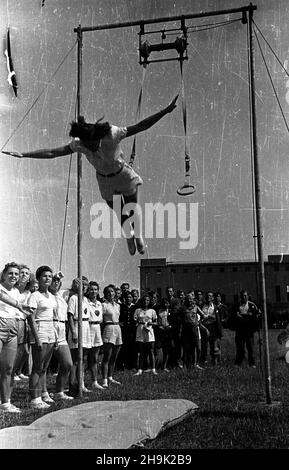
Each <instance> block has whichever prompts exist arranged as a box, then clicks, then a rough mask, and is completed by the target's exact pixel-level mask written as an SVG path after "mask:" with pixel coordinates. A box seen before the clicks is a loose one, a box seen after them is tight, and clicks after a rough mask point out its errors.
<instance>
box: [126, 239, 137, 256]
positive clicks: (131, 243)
mask: <svg viewBox="0 0 289 470" xmlns="http://www.w3.org/2000/svg"><path fill="white" fill-rule="evenodd" d="M126 241H127V247H128V251H129V252H130V254H131V255H132V256H133V255H134V254H135V252H136V246H135V238H134V235H133V234H132V236H131V237H129V238H127V239H126Z"/></svg>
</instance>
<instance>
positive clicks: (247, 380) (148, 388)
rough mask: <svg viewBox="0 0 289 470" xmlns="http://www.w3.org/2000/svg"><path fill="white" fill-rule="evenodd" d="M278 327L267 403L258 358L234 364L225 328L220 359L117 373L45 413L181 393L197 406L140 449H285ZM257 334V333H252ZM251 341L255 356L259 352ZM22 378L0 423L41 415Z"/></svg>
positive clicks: (286, 410)
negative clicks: (198, 365)
mask: <svg viewBox="0 0 289 470" xmlns="http://www.w3.org/2000/svg"><path fill="white" fill-rule="evenodd" d="M279 331H280V330H270V331H269V337H270V358H271V378H272V398H273V402H275V401H279V402H281V403H280V404H279V405H273V406H268V405H266V393H265V377H264V374H263V371H262V367H261V366H260V363H259V360H258V361H257V369H252V368H249V367H248V365H247V362H245V363H244V364H243V365H242V367H236V366H234V354H235V348H234V333H233V332H231V331H229V330H225V334H224V338H223V339H222V351H223V357H222V363H221V365H219V366H216V367H210V366H208V367H207V368H206V369H205V370H203V371H195V370H192V371H189V372H184V371H183V370H181V369H178V370H173V371H171V372H170V373H169V374H168V373H165V372H160V373H159V375H158V376H157V377H152V376H151V374H143V376H141V377H133V376H132V372H130V371H124V372H116V374H115V377H116V378H119V379H120V380H121V382H122V386H117V385H115V386H111V387H110V388H109V389H108V390H104V391H97V392H93V393H91V394H89V395H87V396H86V397H84V398H82V399H75V400H74V401H73V404H71V403H69V404H66V403H65V404H63V403H57V404H55V405H53V406H51V408H50V410H49V411H46V412H45V413H50V412H52V411H55V410H57V409H60V408H64V407H67V406H74V405H76V404H79V403H81V402H83V401H98V400H138V399H139V400H150V399H160V398H184V399H187V400H191V401H193V402H194V403H196V404H197V405H198V407H199V408H198V410H197V411H196V412H195V413H194V414H193V415H191V416H190V417H188V418H186V419H185V420H183V421H182V422H181V423H179V424H177V425H176V426H174V427H171V428H170V429H167V430H166V431H164V432H163V433H161V434H159V436H158V437H157V438H156V439H155V440H153V441H147V442H146V443H145V446H144V448H145V449H288V448H289V406H288V405H289V397H288V383H289V366H288V365H287V364H286V363H285V361H284V360H278V359H277V357H278V349H279V348H278V344H277V342H276V337H277V335H278V333H279ZM256 339H257V338H256ZM258 356H259V354H258V345H257V341H256V357H258ZM54 380H55V379H54V378H52V377H50V378H49V383H50V386H49V390H50V391H54ZM27 388H28V384H27V383H24V382H22V383H20V385H19V383H17V384H16V385H15V388H14V391H13V394H12V402H13V403H14V404H15V405H18V406H20V407H21V409H22V410H23V411H22V413H21V414H20V415H19V416H16V415H10V416H9V415H7V414H5V415H4V414H1V415H0V428H4V427H7V426H18V425H28V424H30V423H32V422H33V421H34V420H36V419H37V418H39V417H40V416H42V415H43V414H44V412H43V411H36V410H31V409H29V407H28V394H27Z"/></svg>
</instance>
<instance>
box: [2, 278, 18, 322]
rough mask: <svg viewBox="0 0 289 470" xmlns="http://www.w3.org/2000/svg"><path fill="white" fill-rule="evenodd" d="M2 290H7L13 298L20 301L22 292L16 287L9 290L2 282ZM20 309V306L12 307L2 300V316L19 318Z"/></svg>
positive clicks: (6, 292)
mask: <svg viewBox="0 0 289 470" xmlns="http://www.w3.org/2000/svg"><path fill="white" fill-rule="evenodd" d="M0 290H2V291H3V292H5V294H7V295H9V296H10V297H12V298H13V299H15V300H17V301H19V296H20V292H19V290H18V289H16V287H12V289H11V290H7V289H6V287H4V286H3V285H2V284H0ZM19 313H20V310H18V308H15V307H12V306H11V305H8V304H6V303H5V302H2V301H1V300H0V317H1V318H19V316H20V315H19Z"/></svg>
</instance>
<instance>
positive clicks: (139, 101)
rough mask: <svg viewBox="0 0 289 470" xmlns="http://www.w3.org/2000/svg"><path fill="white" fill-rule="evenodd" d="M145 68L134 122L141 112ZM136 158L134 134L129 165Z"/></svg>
mask: <svg viewBox="0 0 289 470" xmlns="http://www.w3.org/2000/svg"><path fill="white" fill-rule="evenodd" d="M146 67H147V64H144V65H143V72H142V82H141V88H140V92H139V95H138V101H137V109H136V121H137V122H138V121H139V119H140V111H141V103H142V95H143V86H144V81H145V76H146ZM135 156H136V134H135V136H134V139H133V144H132V149H131V154H130V159H129V165H130V166H133V164H134V160H135Z"/></svg>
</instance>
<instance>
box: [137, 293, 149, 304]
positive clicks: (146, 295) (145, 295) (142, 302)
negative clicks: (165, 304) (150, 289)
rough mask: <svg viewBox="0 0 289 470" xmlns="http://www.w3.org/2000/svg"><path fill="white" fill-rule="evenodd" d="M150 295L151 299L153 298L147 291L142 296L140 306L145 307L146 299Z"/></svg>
mask: <svg viewBox="0 0 289 470" xmlns="http://www.w3.org/2000/svg"><path fill="white" fill-rule="evenodd" d="M146 297H148V298H149V299H150V300H151V296H150V295H149V293H146V294H144V295H143V296H142V298H141V299H140V306H141V307H144V299H145V298H146Z"/></svg>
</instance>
